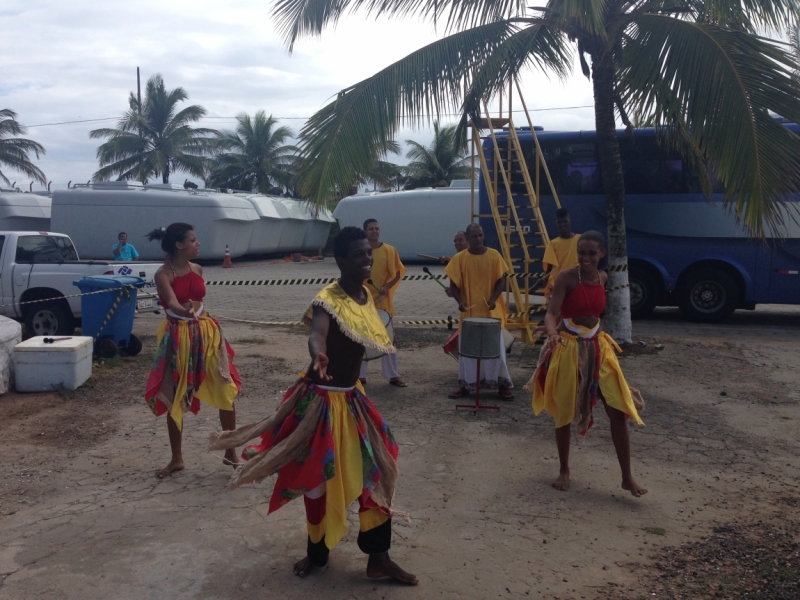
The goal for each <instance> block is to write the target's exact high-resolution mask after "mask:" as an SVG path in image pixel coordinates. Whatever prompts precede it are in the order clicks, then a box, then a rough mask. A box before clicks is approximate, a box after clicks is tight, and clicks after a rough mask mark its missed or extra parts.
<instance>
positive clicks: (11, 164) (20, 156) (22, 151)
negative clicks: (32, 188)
mask: <svg viewBox="0 0 800 600" xmlns="http://www.w3.org/2000/svg"><path fill="white" fill-rule="evenodd" d="M25 132H26V131H25V127H23V126H22V125H20V124H19V123H18V122H17V113H15V112H14V111H13V110H11V109H10V108H4V109H2V110H0V165H1V166H2V167H8V168H9V169H12V170H14V171H17V172H19V173H22V174H23V175H27V176H28V177H30V178H32V179H33V180H34V181H38V182H39V183H41V184H45V185H46V184H47V179H46V178H45V176H44V173H42V170H41V169H40V168H39V167H37V166H36V165H34V164H33V163H32V162H31V159H30V158H29V157H28V154H30V153H31V152H33V153H34V154H35V155H36V158H39V156H40V155H42V154H44V153H45V150H44V146H42V145H41V144H39V143H37V142H34V141H33V140H27V139H25V138H19V137H16V136H18V135H23V134H24V133H25ZM0 179H2V180H3V181H4V182H5V184H6V185H11V181H10V180H9V178H8V177H7V176H6V174H5V173H4V172H3V171H0Z"/></svg>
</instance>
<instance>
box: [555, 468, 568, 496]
mask: <svg viewBox="0 0 800 600" xmlns="http://www.w3.org/2000/svg"><path fill="white" fill-rule="evenodd" d="M553 487H554V488H556V489H557V490H560V491H562V492H566V491H567V490H568V489H569V471H567V472H566V473H559V475H558V479H556V480H555V481H554V482H553Z"/></svg>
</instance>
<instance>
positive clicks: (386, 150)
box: [358, 140, 405, 190]
mask: <svg viewBox="0 0 800 600" xmlns="http://www.w3.org/2000/svg"><path fill="white" fill-rule="evenodd" d="M390 154H400V144H398V143H397V142H396V141H395V140H388V141H387V142H386V144H385V145H384V146H383V147H380V148H378V149H376V150H375V155H374V160H373V161H372V164H371V165H370V167H369V169H367V171H366V172H364V173H362V174H361V176H360V177H359V178H358V183H363V184H369V183H371V184H372V189H373V190H377V189H378V188H379V187H380V188H381V189H382V190H383V189H386V188H393V187H394V186H395V185H396V184H397V182H398V181H399V180H400V179H402V178H403V177H404V174H405V167H401V166H400V165H396V164H394V163H393V162H389V161H387V160H386V158H388V156H389V155H390Z"/></svg>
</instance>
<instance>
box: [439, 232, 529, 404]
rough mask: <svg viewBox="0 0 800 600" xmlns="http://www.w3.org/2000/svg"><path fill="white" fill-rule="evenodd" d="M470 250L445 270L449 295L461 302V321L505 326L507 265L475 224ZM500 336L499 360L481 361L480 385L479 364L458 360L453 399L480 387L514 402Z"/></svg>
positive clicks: (454, 258) (472, 359) (499, 333)
mask: <svg viewBox="0 0 800 600" xmlns="http://www.w3.org/2000/svg"><path fill="white" fill-rule="evenodd" d="M466 233H467V240H468V241H469V248H467V249H466V250H465V251H462V252H459V253H458V254H456V255H455V256H454V257H453V258H452V259H450V262H449V263H448V264H447V267H446V268H445V273H447V276H448V277H449V278H450V293H451V294H452V295H453V298H454V299H455V301H456V302H458V310H459V312H460V313H461V314H460V316H461V318H462V319H464V318H465V317H492V318H495V319H500V321H501V324H502V326H503V327H505V324H506V305H505V301H504V300H503V296H502V294H503V290H504V289H505V274H506V273H507V272H508V271H509V268H508V265H507V264H506V261H505V260H503V257H502V256H501V255H500V253H499V252H498V251H497V250H494V249H492V248H487V247H486V246H484V245H483V229H482V228H481V226H480V225H478V224H477V223H472V224H470V225H469V227H467V229H466ZM497 335H499V336H500V357H499V358H494V359H488V360H481V381H480V382H478V381H477V379H478V374H477V366H478V361H477V359H474V358H467V357H465V356H459V359H458V383H459V388H458V389H457V390H456V391H455V392H453V393H452V394H450V395H449V397H450V398H463V397H464V396H466V395H468V394H469V392H470V391H471V390H474V389H476V388H477V386H478V385H480V386H481V387H482V388H489V389H496V390H497V391H498V393H499V394H500V398H501V399H503V400H513V398H514V395H513V394H512V393H511V392H510V391H509V388H512V387H514V384H513V383H512V381H511V376H510V375H509V373H508V365H507V364H506V347H505V344H504V343H503V338H502V332H501V331H498V332H497Z"/></svg>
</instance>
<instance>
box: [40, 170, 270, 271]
mask: <svg viewBox="0 0 800 600" xmlns="http://www.w3.org/2000/svg"><path fill="white" fill-rule="evenodd" d="M175 222H182V223H190V224H192V225H193V226H194V228H195V231H196V232H197V237H198V239H199V240H200V244H201V246H200V259H201V260H209V259H212V260H213V259H219V260H222V258H223V257H224V256H225V246H226V245H227V246H228V247H229V248H230V252H231V256H232V257H233V258H236V257H238V256H242V255H244V254H245V253H246V252H247V250H248V248H249V246H250V236H251V234H252V232H253V227H254V226H255V225H256V223H258V222H259V215H258V213H257V212H256V211H255V209H254V208H253V205H252V204H251V203H250V202H248V201H247V200H245V199H244V198H242V197H240V196H236V195H233V194H220V193H216V192H212V191H199V192H196V191H186V190H181V189H174V188H172V187H171V186H170V187H168V188H165V187H164V186H163V185H159V186H158V187H150V186H148V187H146V188H145V187H143V186H142V185H141V184H137V183H136V182H131V181H108V182H98V183H97V184H93V185H92V187H86V186H83V187H77V188H72V189H71V190H57V191H55V192H53V205H52V219H51V229H52V230H53V231H58V232H59V233H66V234H67V235H69V236H70V237H71V238H72V241H73V243H74V244H75V247H76V248H77V250H78V253H79V254H80V256H81V258H94V259H106V260H111V259H112V258H113V255H112V253H111V246H112V245H114V244H115V243H116V241H117V234H118V233H119V232H120V231H124V232H126V233H127V234H128V242H129V243H131V244H133V246H134V247H135V248H136V250H137V251H138V252H139V256H140V260H148V261H149V260H163V259H164V253H163V252H162V250H161V246H160V245H159V244H158V243H157V242H148V241H147V240H146V239H145V236H146V235H147V234H148V233H149V232H150V231H152V230H153V229H155V228H156V227H166V226H167V225H169V224H170V223H175Z"/></svg>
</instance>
